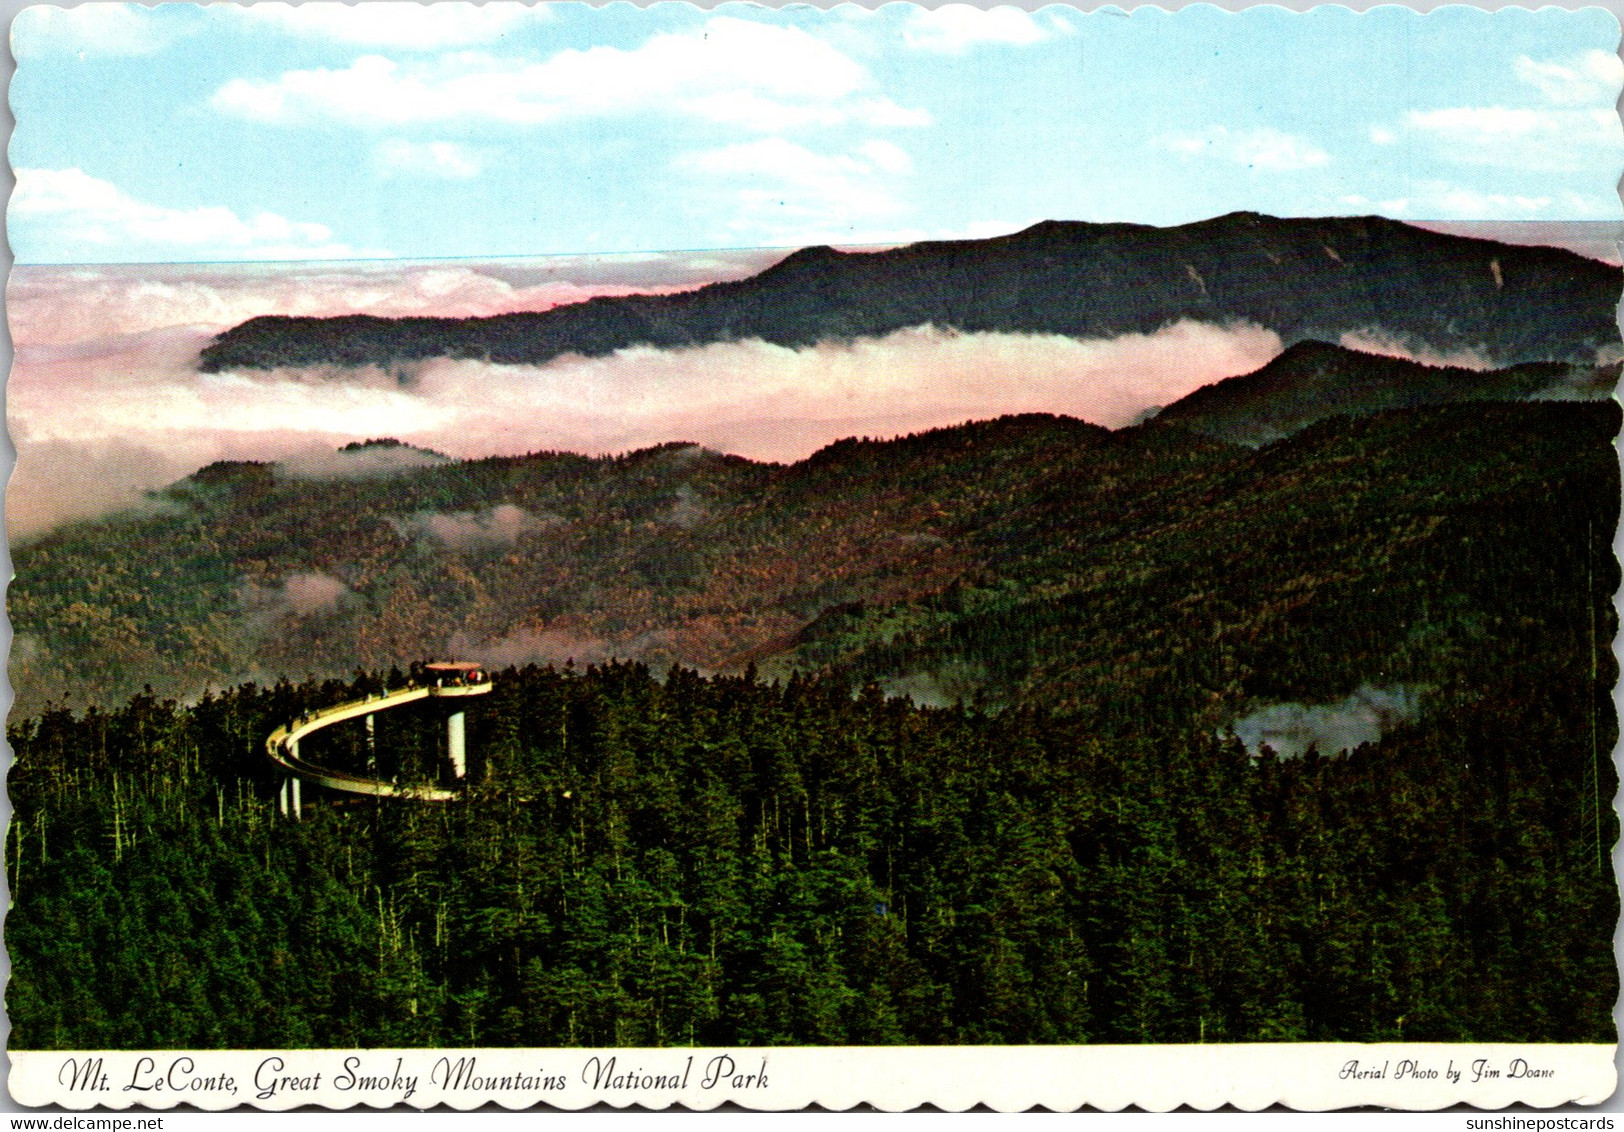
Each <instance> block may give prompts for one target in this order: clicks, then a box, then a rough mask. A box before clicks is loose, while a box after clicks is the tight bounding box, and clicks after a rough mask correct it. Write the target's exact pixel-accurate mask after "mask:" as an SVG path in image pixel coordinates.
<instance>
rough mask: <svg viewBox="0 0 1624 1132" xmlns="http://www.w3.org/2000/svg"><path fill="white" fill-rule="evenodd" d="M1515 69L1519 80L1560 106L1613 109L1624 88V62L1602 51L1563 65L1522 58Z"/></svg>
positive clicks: (1583, 55) (1591, 52)
mask: <svg viewBox="0 0 1624 1132" xmlns="http://www.w3.org/2000/svg"><path fill="white" fill-rule="evenodd" d="M1513 66H1514V67H1515V69H1516V73H1517V77H1518V78H1519V79H1521V80H1522V81H1523V82H1525V83H1527V84H1529V85H1530V86H1532V87H1534V88H1535V89H1537V90H1538V91H1539V92H1540V94H1542V95H1544V96H1545V99H1546V101H1547V102H1551V103H1553V104H1555V105H1558V106H1580V105H1584V104H1586V103H1591V104H1598V105H1601V106H1604V107H1609V108H1610V107H1612V106H1613V105H1614V104H1615V103H1616V102H1617V101H1618V95H1619V88H1620V87H1621V86H1624V62H1621V61H1620V60H1619V58H1618V56H1617V55H1614V54H1612V53H1611V52H1608V51H1601V50H1599V49H1598V50H1592V51H1586V52H1585V53H1584V54H1582V55H1580V56H1578V57H1577V58H1574V59H1569V60H1568V61H1566V62H1563V63H1542V62H1540V61H1538V60H1536V59H1530V58H1529V57H1528V56H1527V55H1523V56H1519V57H1518V59H1517V61H1516V63H1515V64H1513Z"/></svg>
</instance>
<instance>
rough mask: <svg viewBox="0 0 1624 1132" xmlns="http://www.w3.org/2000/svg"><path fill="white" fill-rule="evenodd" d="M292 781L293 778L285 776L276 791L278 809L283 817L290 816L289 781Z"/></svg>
mask: <svg viewBox="0 0 1624 1132" xmlns="http://www.w3.org/2000/svg"><path fill="white" fill-rule="evenodd" d="M291 781H293V780H292V779H291V778H284V779H283V780H282V785H281V786H280V787H278V788H277V791H276V809H277V812H278V813H280V814H281V815H282V816H283V817H287V816H288V783H289V782H291Z"/></svg>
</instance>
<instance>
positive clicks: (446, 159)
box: [372, 138, 485, 181]
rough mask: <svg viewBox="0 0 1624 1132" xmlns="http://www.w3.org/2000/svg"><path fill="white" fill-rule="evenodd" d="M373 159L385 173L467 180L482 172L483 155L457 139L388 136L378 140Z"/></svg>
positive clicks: (483, 168)
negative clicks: (437, 139) (455, 140)
mask: <svg viewBox="0 0 1624 1132" xmlns="http://www.w3.org/2000/svg"><path fill="white" fill-rule="evenodd" d="M372 155H373V159H374V160H375V161H376V162H377V164H378V166H379V168H381V169H382V170H383V171H384V172H386V173H417V174H421V175H423V176H428V177H444V178H447V179H448V180H454V181H466V180H469V179H471V178H474V177H477V176H479V175H480V174H481V173H483V172H484V171H485V159H484V156H483V155H482V154H481V153H480V152H479V151H478V150H476V149H471V148H469V147H468V146H465V145H461V144H459V143H457V142H448V141H431V142H414V141H407V140H406V139H404V138H389V139H388V140H386V141H382V142H379V143H378V147H377V148H376V149H374V150H373V151H372Z"/></svg>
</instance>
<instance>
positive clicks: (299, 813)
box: [289, 778, 303, 821]
mask: <svg viewBox="0 0 1624 1132" xmlns="http://www.w3.org/2000/svg"><path fill="white" fill-rule="evenodd" d="M289 781H290V782H292V783H293V820H294V821H302V820H303V808H302V807H301V806H300V804H299V803H300V793H301V791H300V788H301V787H302V786H303V783H302V782H300V781H299V780H298V779H297V778H293V779H289Z"/></svg>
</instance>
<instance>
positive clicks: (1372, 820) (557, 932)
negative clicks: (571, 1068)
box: [6, 589, 1618, 1049]
mask: <svg viewBox="0 0 1624 1132" xmlns="http://www.w3.org/2000/svg"><path fill="white" fill-rule="evenodd" d="M1607 592H1610V589H1609V590H1608V591H1607ZM1606 608H1609V607H1606V606H1604V605H1603V604H1602V602H1601V600H1598V602H1597V603H1596V604H1595V605H1594V606H1593V608H1592V612H1593V614H1594V615H1595V616H1597V617H1600V616H1602V615H1603V611H1604V609H1606ZM1569 619H1570V620H1571V614H1570V615H1569ZM1581 619H1582V614H1581ZM1570 627H1571V628H1573V629H1575V630H1576V635H1577V636H1578V637H1579V638H1580V639H1581V640H1586V639H1588V634H1586V633H1585V631H1584V630H1583V628H1582V627H1579V626H1570ZM1607 628H1608V629H1609V630H1610V625H1609V626H1607ZM1599 640H1600V641H1601V642H1602V643H1600V644H1598V645H1597V646H1596V651H1594V652H1590V653H1589V654H1588V655H1587V654H1586V652H1585V651H1584V650H1583V649H1579V648H1575V647H1574V642H1572V641H1562V642H1560V644H1558V643H1557V642H1555V641H1554V640H1553V639H1552V638H1549V637H1541V636H1538V635H1535V636H1534V637H1532V638H1531V643H1532V644H1533V645H1534V646H1535V647H1534V648H1533V650H1532V651H1533V652H1534V654H1535V659H1532V660H1530V662H1529V664H1528V666H1527V667H1525V668H1524V670H1523V673H1522V675H1523V676H1525V677H1536V678H1537V682H1535V683H1532V684H1528V683H1519V684H1518V685H1517V686H1516V687H1515V688H1511V687H1507V686H1506V685H1505V684H1504V683H1500V684H1496V683H1494V682H1493V677H1494V675H1495V674H1494V673H1493V672H1492V670H1491V669H1490V668H1489V660H1488V658H1487V657H1485V658H1482V659H1481V660H1479V659H1474V658H1471V657H1468V658H1467V660H1466V662H1465V664H1464V665H1463V668H1462V670H1461V671H1462V675H1463V678H1464V679H1466V680H1468V681H1473V682H1474V683H1476V682H1478V681H1481V687H1482V693H1481V694H1480V695H1474V694H1469V693H1466V692H1464V691H1462V690H1454V691H1451V692H1450V693H1448V694H1446V695H1444V696H1443V697H1441V699H1440V700H1439V701H1438V703H1437V704H1436V705H1435V708H1434V710H1431V711H1429V712H1427V713H1426V714H1424V715H1423V716H1422V717H1421V718H1420V719H1419V720H1418V721H1417V722H1415V723H1414V724H1412V725H1409V726H1406V727H1403V728H1401V729H1399V730H1396V731H1394V732H1393V733H1391V734H1389V735H1388V736H1386V737H1385V738H1383V739H1382V740H1381V741H1380V742H1379V743H1376V744H1374V745H1366V746H1363V747H1361V748H1360V749H1358V750H1357V751H1355V752H1354V753H1353V754H1351V755H1348V756H1346V757H1337V758H1325V757H1321V756H1319V755H1317V754H1313V753H1310V754H1308V755H1307V756H1305V757H1301V758H1295V759H1286V760H1276V759H1275V758H1274V757H1273V755H1272V754H1269V753H1268V752H1265V753H1264V755H1263V757H1261V758H1258V759H1255V760H1254V759H1252V758H1249V757H1248V755H1247V754H1246V752H1245V751H1244V750H1242V749H1241V746H1240V744H1239V743H1238V742H1236V741H1234V740H1230V741H1228V742H1227V743H1226V742H1220V741H1219V740H1218V739H1217V738H1216V737H1215V736H1214V735H1213V733H1212V732H1211V731H1210V730H1207V729H1206V728H1194V729H1192V728H1191V727H1190V726H1188V723H1187V719H1188V717H1186V721H1184V722H1180V721H1163V720H1158V719H1146V720H1144V721H1142V722H1141V724H1140V725H1139V726H1138V727H1136V728H1135V729H1133V730H1131V731H1126V730H1124V731H1118V732H1115V733H1113V732H1111V731H1102V730H1100V729H1098V728H1096V727H1094V726H1091V725H1085V724H1083V723H1081V722H1080V721H1079V720H1077V719H1075V718H1074V719H1072V720H1065V719H1061V718H1058V717H1056V716H1055V715H1053V714H1051V713H1048V712H1044V711H1038V710H1026V709H1021V710H1015V711H1010V712H1006V713H1003V714H1001V715H998V716H996V717H993V716H987V715H982V714H979V713H966V712H964V711H962V710H958V709H921V708H916V707H913V706H911V705H909V704H907V703H905V702H903V701H900V700H890V701H886V700H885V699H884V698H883V697H882V696H881V695H880V693H879V692H878V690H877V689H875V688H874V687H873V686H872V685H870V686H869V687H868V688H866V689H865V690H864V691H863V692H862V694H860V695H858V696H856V697H855V698H854V697H853V696H852V695H851V693H850V691H849V690H848V688H847V686H846V684H845V683H844V682H842V681H837V680H827V679H826V680H802V679H799V678H796V679H792V680H791V681H789V682H788V683H775V684H772V685H768V684H764V683H762V682H761V681H759V680H756V679H753V678H751V677H749V676H747V677H744V678H732V677H715V678H711V679H704V678H701V677H699V676H697V675H695V674H694V673H692V672H689V671H685V670H673V671H672V672H671V673H669V674H668V675H667V676H666V678H665V679H664V680H663V681H660V680H656V679H654V678H653V677H652V676H651V675H650V674H649V672H648V671H647V670H646V669H644V668H642V667H640V666H629V665H611V666H608V667H593V668H588V669H587V670H586V671H585V672H583V673H575V674H571V673H568V672H559V671H556V670H553V669H537V668H535V667H527V668H525V669H523V670H520V671H517V672H514V671H509V672H507V673H505V674H503V675H501V676H499V677H498V680H497V684H496V690H495V693H494V694H493V695H492V696H491V697H489V698H488V702H485V703H482V704H481V705H480V706H479V707H478V709H477V710H475V712H474V713H473V715H472V725H471V739H472V743H473V749H474V751H476V752H478V757H477V759H476V761H475V763H474V765H473V767H472V777H473V779H474V783H473V784H472V785H471V786H470V788H469V790H468V793H467V796H466V798H465V799H464V800H462V801H458V802H453V803H449V804H444V805H431V804H423V803H410V802H399V801H384V800H378V799H371V800H368V801H365V802H360V803H353V804H338V805H334V804H330V803H324V802H322V801H320V800H319V799H317V798H314V797H313V794H314V793H315V792H312V794H307V800H306V801H307V804H306V820H305V821H303V822H300V823H290V822H286V821H283V820H280V819H278V818H277V817H276V816H275V813H274V803H273V802H272V800H271V797H270V795H271V788H270V785H269V783H268V782H267V781H266V778H265V775H266V773H267V771H268V768H269V764H268V763H267V762H266V761H265V760H264V759H263V757H262V756H257V752H259V751H261V750H262V747H261V744H262V743H263V739H264V735H265V733H266V732H267V731H268V730H269V728H270V727H271V726H272V725H273V724H274V723H275V722H276V721H278V720H281V719H285V718H286V715H287V714H288V713H290V712H292V711H295V710H299V709H300V708H303V707H306V706H309V705H312V704H316V703H322V702H331V701H333V700H337V699H342V698H347V697H350V696H353V695H356V694H358V693H365V692H367V691H372V690H375V689H376V688H377V687H378V686H379V684H380V683H381V681H380V679H379V678H378V677H375V676H374V677H365V678H362V679H361V680H359V681H358V682H357V683H356V684H354V685H353V686H349V687H346V686H344V685H343V684H340V683H338V682H332V683H328V684H325V685H319V686H317V685H310V686H305V687H293V686H290V685H287V684H281V685H278V686H276V687H275V688H270V689H262V688H255V687H252V686H247V687H242V688H238V689H234V690H231V691H228V692H226V693H223V694H220V695H210V696H207V697H205V698H204V699H203V700H202V701H200V702H199V703H197V704H195V705H192V706H189V707H181V706H178V705H176V704H175V703H174V702H172V701H168V702H159V701H156V700H154V699H153V698H152V697H149V696H140V697H137V698H136V699H135V700H133V701H132V702H130V703H129V704H128V705H126V706H124V707H122V708H120V709H119V710H117V711H115V712H111V713H104V712H99V711H90V712H86V713H84V714H81V715H77V716H76V715H73V714H71V713H67V712H62V711H52V712H48V713H46V714H45V715H44V716H42V717H41V718H39V719H34V720H27V721H22V722H14V723H13V724H12V726H11V728H10V732H9V735H10V739H11V742H12V744H13V746H14V749H15V750H16V751H17V755H18V761H17V764H16V767H15V768H14V769H13V770H12V772H11V777H10V790H11V795H12V798H13V803H14V805H15V807H16V818H15V820H14V822H13V825H12V827H11V830H10V832H9V835H8V842H7V855H6V856H7V868H8V876H7V879H8V881H9V883H10V886H11V892H12V895H13V899H14V904H13V906H12V908H11V911H10V913H9V914H8V917H7V920H6V941H7V946H8V948H9V949H10V954H11V961H12V974H11V980H10V983H9V985H8V987H7V1008H8V1012H9V1017H10V1019H11V1024H12V1034H11V1044H12V1048H15V1049H108V1048H112V1049H130V1048H134V1049H148V1048H155V1047H157V1048H163V1047H201V1048H212V1047H234V1048H267V1047H269V1048H278V1047H286V1046H296V1047H299V1046H309V1047H319V1048H330V1047H345V1046H363V1047H379V1046H381V1047H396V1046H419V1045H424V1046H474V1047H479V1046H487V1047H488V1046H510V1045H512V1046H519V1045H522V1046H539V1047H550V1046H570V1045H593V1046H604V1045H631V1046H658V1045H686V1044H700V1045H712V1046H715V1045H721V1046H730V1045H736V1044H748V1045H770V1044H786V1043H793V1044H814V1043H815V1044H835V1045H868V1044H885V1043H893V1042H909V1043H916V1044H936V1043H977V1042H990V1043H1005V1044H1027V1043H1045V1042H1113V1043H1121V1042H1199V1041H1207V1042H1214V1041H1327V1040H1342V1041H1397V1040H1411V1041H1473V1042H1487V1041H1515V1042H1549V1041H1566V1042H1574V1041H1585V1042H1610V1041H1613V1040H1615V1034H1614V1031H1613V1027H1612V1004H1613V1002H1614V999H1615V997H1616V995H1617V991H1618V979H1617V973H1616V969H1615V966H1614V962H1613V954H1612V945H1611V940H1612V931H1613V927H1614V924H1615V923H1616V919H1617V913H1618V895H1617V889H1616V887H1615V886H1614V884H1613V880H1612V875H1611V870H1610V867H1609V864H1608V851H1607V846H1610V845H1611V843H1612V841H1613V838H1614V835H1615V832H1616V826H1615V824H1614V815H1613V812H1612V809H1611V807H1610V805H1609V804H1608V803H1607V799H1609V798H1611V797H1612V794H1613V791H1614V789H1615V786H1616V777H1615V776H1614V774H1613V770H1612V766H1611V762H1610V761H1609V760H1608V759H1607V757H1606V752H1607V751H1609V750H1610V749H1611V746H1612V743H1613V741H1614V731H1613V727H1612V723H1611V719H1610V717H1609V716H1608V715H1607V713H1606V711H1605V706H1606V705H1607V703H1608V699H1607V689H1608V687H1609V686H1610V683H1611V680H1612V672H1611V670H1610V668H1609V667H1607V665H1608V664H1609V663H1610V660H1611V654H1610V653H1609V652H1606V651H1605V640H1606V635H1605V632H1604V633H1603V634H1601V635H1599ZM1542 644H1543V645H1544V646H1545V647H1540V646H1541V645H1542ZM1552 646H1554V647H1555V650H1556V651H1548V650H1549V649H1550V648H1551V647H1552ZM397 678H398V674H397ZM402 714H404V713H403V712H392V713H390V714H389V715H387V716H381V717H380V720H379V729H380V737H381V739H382V741H383V746H384V748H385V749H388V750H390V751H393V752H396V753H397V756H398V762H397V764H396V766H397V768H398V769H400V770H402V771H403V772H406V773H410V771H411V769H412V768H413V767H416V768H417V769H418V773H428V771H426V770H424V769H423V768H432V766H433V761H434V760H433V756H434V754H435V752H434V750H433V749H432V737H433V736H434V734H435V733H436V731H437V728H436V727H435V725H434V721H432V720H423V719H419V720H416V721H413V720H411V719H410V718H401V716H402ZM350 726H352V727H354V728H356V729H359V723H358V722H357V723H354V724H351V725H350ZM359 741H360V737H359V734H358V733H357V734H355V735H352V736H351V737H350V739H349V740H348V745H349V746H350V747H351V748H352V749H353V748H355V747H356V746H357V745H358V744H359ZM344 745H345V741H344V740H343V739H337V740H335V741H334V742H333V744H332V746H331V748H330V749H329V750H328V751H327V753H326V754H325V755H324V756H323V757H324V758H328V759H332V760H337V759H340V758H342V756H343V751H342V750H341V749H340V748H342V747H343V746H344Z"/></svg>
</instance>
